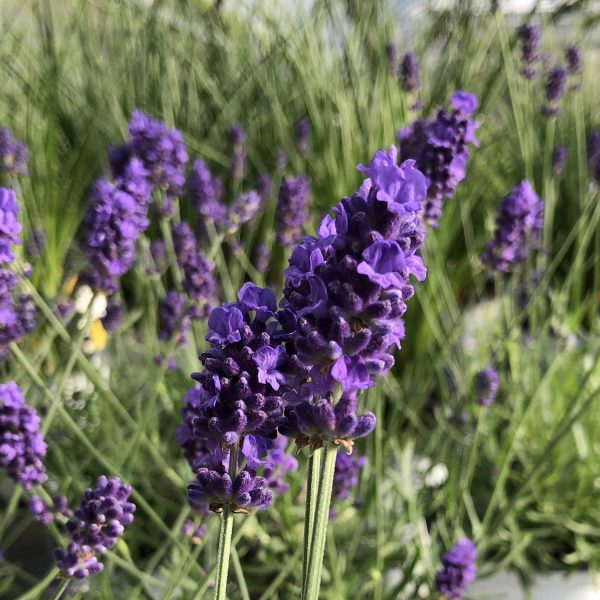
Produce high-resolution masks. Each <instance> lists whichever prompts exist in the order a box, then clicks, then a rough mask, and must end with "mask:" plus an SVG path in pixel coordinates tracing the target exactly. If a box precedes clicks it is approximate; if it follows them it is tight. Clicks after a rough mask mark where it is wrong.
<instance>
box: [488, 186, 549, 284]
mask: <svg viewBox="0 0 600 600" xmlns="http://www.w3.org/2000/svg"><path fill="white" fill-rule="evenodd" d="M543 209H544V205H543V203H542V201H541V200H540V198H539V196H538V195H537V194H536V193H535V190H534V189H533V187H532V185H531V183H529V181H526V180H525V181H522V182H521V183H520V184H519V185H517V186H516V187H515V188H513V189H512V190H511V192H510V193H509V194H508V195H507V196H505V197H504V198H503V199H502V201H501V203H500V209H499V211H498V216H497V218H496V231H495V234H494V239H492V240H491V241H490V242H488V245H487V249H486V251H485V253H484V254H483V256H482V260H483V262H484V263H485V264H486V265H487V266H488V267H489V268H490V269H491V270H492V271H496V272H500V273H506V272H509V271H511V270H512V269H513V268H514V267H515V266H516V265H521V264H523V263H525V262H526V260H527V257H528V256H529V254H530V252H532V251H533V250H535V249H537V248H538V247H539V240H540V233H541V230H542V225H543V217H544V214H543Z"/></svg>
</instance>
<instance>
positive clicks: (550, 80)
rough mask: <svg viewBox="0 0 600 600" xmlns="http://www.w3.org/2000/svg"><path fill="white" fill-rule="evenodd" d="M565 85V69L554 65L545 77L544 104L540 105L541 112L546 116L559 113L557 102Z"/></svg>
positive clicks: (563, 91)
mask: <svg viewBox="0 0 600 600" xmlns="http://www.w3.org/2000/svg"><path fill="white" fill-rule="evenodd" d="M566 87H567V70H566V69H565V68H564V67H561V66H556V67H552V69H550V72H549V73H548V76H547V78H546V84H545V91H546V104H545V105H544V106H543V107H542V114H543V115H546V116H549V117H551V116H557V115H559V114H560V108H559V106H558V103H559V102H560V99H561V98H562V96H563V94H564V93H565V89H566Z"/></svg>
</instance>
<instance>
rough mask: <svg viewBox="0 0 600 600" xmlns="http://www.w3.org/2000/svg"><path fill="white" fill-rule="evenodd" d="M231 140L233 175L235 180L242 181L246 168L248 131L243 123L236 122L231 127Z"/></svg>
mask: <svg viewBox="0 0 600 600" xmlns="http://www.w3.org/2000/svg"><path fill="white" fill-rule="evenodd" d="M229 140H230V141H231V177H232V178H233V179H234V180H235V181H241V180H242V179H243V178H244V171H245V169H246V149H245V145H246V132H245V131H244V129H243V127H242V126H241V125H239V124H236V125H233V126H232V127H231V129H230V130H229Z"/></svg>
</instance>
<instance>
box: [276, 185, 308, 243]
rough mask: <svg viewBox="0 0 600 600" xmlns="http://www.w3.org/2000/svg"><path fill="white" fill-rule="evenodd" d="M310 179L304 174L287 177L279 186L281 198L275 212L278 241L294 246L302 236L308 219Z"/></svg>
mask: <svg viewBox="0 0 600 600" xmlns="http://www.w3.org/2000/svg"><path fill="white" fill-rule="evenodd" d="M309 199H310V180H309V179H308V177H306V176H304V175H297V176H296V177H286V178H284V179H283V180H282V182H281V187H280V188H279V198H278V201H277V210H276V213H275V221H276V229H277V243H278V244H279V245H281V246H292V245H293V244H295V243H296V242H297V241H298V240H299V239H300V237H301V236H302V231H303V229H304V225H305V223H306V222H307V221H308V202H309Z"/></svg>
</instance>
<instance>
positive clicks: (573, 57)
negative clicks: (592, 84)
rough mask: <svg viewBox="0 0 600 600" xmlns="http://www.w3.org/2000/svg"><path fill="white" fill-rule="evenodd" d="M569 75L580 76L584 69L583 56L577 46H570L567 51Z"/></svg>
mask: <svg viewBox="0 0 600 600" xmlns="http://www.w3.org/2000/svg"><path fill="white" fill-rule="evenodd" d="M565 58H566V59H567V69H568V71H569V75H579V74H580V73H581V70H582V68H583V56H582V54H581V50H580V49H579V48H578V47H577V46H569V47H568V48H567V49H566V51H565Z"/></svg>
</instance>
